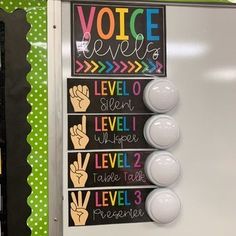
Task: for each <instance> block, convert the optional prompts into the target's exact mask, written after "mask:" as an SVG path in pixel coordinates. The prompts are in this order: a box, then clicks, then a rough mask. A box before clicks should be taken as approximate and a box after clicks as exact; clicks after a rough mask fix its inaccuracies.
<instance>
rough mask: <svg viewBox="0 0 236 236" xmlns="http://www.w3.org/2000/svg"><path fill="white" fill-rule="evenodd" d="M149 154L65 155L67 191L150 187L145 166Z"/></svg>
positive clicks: (147, 152)
mask: <svg viewBox="0 0 236 236" xmlns="http://www.w3.org/2000/svg"><path fill="white" fill-rule="evenodd" d="M150 154H151V152H150V151H133V152H128V151H126V152H124V151H112V152H108V151H103V152H86V153H85V152H82V153H81V152H78V153H75V152H73V153H69V154H68V187H69V188H82V187H94V186H96V187H104V186H141V185H152V184H151V183H150V181H149V180H148V178H147V176H146V174H145V171H144V163H145V161H146V159H147V157H148V156H149V155H150Z"/></svg>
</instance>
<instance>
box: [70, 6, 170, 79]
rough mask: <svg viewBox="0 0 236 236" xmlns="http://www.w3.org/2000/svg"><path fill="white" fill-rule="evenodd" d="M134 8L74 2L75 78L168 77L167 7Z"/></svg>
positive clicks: (73, 53)
mask: <svg viewBox="0 0 236 236" xmlns="http://www.w3.org/2000/svg"><path fill="white" fill-rule="evenodd" d="M132 5H133V4H132ZM132 5H131V4H129V3H126V4H125V5H122V4H116V3H105V2H103V3H93V4H90V3H86V2H80V3H75V2H74V3H72V7H71V9H72V19H71V21H72V22H71V23H72V24H71V25H72V75H74V76H79V75H81V76H83V75H104V74H105V75H106V74H108V75H132V76H136V75H143V74H147V75H150V74H151V75H160V76H164V75H165V73H166V65H165V56H166V55H165V50H166V49H165V45H166V42H165V40H166V39H165V7H164V6H160V5H157V4H156V5H155V4H152V6H148V5H147V4H145V3H144V4H140V5H137V6H135V7H134V6H132Z"/></svg>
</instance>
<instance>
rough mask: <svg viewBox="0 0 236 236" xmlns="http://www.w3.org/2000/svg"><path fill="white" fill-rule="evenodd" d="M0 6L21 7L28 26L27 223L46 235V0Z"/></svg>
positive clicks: (11, 0) (7, 0)
mask: <svg viewBox="0 0 236 236" xmlns="http://www.w3.org/2000/svg"><path fill="white" fill-rule="evenodd" d="M0 8H1V9H3V10H5V11H6V12H9V13H11V12H13V11H15V10H16V9H24V10H25V11H26V12H27V21H28V22H29V23H30V24H31V29H30V31H29V33H28V35H27V40H28V42H29V43H30V44H31V50H30V52H29V53H28V55H27V60H28V62H29V63H30V65H31V71H30V72H29V74H28V75H27V81H28V82H29V83H30V85H31V91H30V93H29V94H28V97H27V100H28V102H29V103H30V105H31V107H32V110H31V112H30V113H29V115H28V117H27V120H28V123H29V124H30V125H31V127H32V130H31V133H30V134H29V135H28V138H27V141H28V143H29V144H30V146H31V153H30V154H29V156H28V163H29V164H30V165H31V167H32V173H31V175H30V176H29V177H28V183H29V185H30V186H31V188H32V192H31V195H30V196H29V197H28V205H29V206H30V207H31V211H32V212H31V216H30V217H29V218H28V221H27V224H28V226H29V227H30V229H31V232H32V233H31V235H32V236H46V235H48V101H47V100H48V96H47V94H48V91H47V1H46V0H41V1H40V0H1V1H0Z"/></svg>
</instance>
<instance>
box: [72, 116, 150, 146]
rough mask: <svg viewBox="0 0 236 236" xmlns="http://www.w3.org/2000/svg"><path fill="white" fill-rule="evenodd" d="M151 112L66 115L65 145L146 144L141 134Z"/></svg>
mask: <svg viewBox="0 0 236 236" xmlns="http://www.w3.org/2000/svg"><path fill="white" fill-rule="evenodd" d="M149 117H150V115H69V116H68V149H69V150H85V149H87V150H92V149H93V150H94V149H103V150H104V149H123V148H129V149H132V148H136V149H137V148H139V149H140V148H148V149H150V148H151V146H150V145H149V144H148V143H147V142H146V140H145V139H144V136H143V129H144V124H145V122H146V121H147V120H148V118H149Z"/></svg>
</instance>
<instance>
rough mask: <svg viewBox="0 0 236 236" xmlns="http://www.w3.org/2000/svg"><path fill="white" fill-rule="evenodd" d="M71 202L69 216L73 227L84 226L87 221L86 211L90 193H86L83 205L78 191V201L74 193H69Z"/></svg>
mask: <svg viewBox="0 0 236 236" xmlns="http://www.w3.org/2000/svg"><path fill="white" fill-rule="evenodd" d="M71 198H72V202H71V204H70V215H71V218H72V220H73V222H74V224H75V226H79V225H85V224H86V221H87V219H88V216H89V214H88V211H87V210H86V208H87V205H88V201H89V198H90V191H88V192H87V193H86V196H85V199H84V203H83V200H82V192H81V191H78V199H76V196H75V193H74V192H72V193H71Z"/></svg>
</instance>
